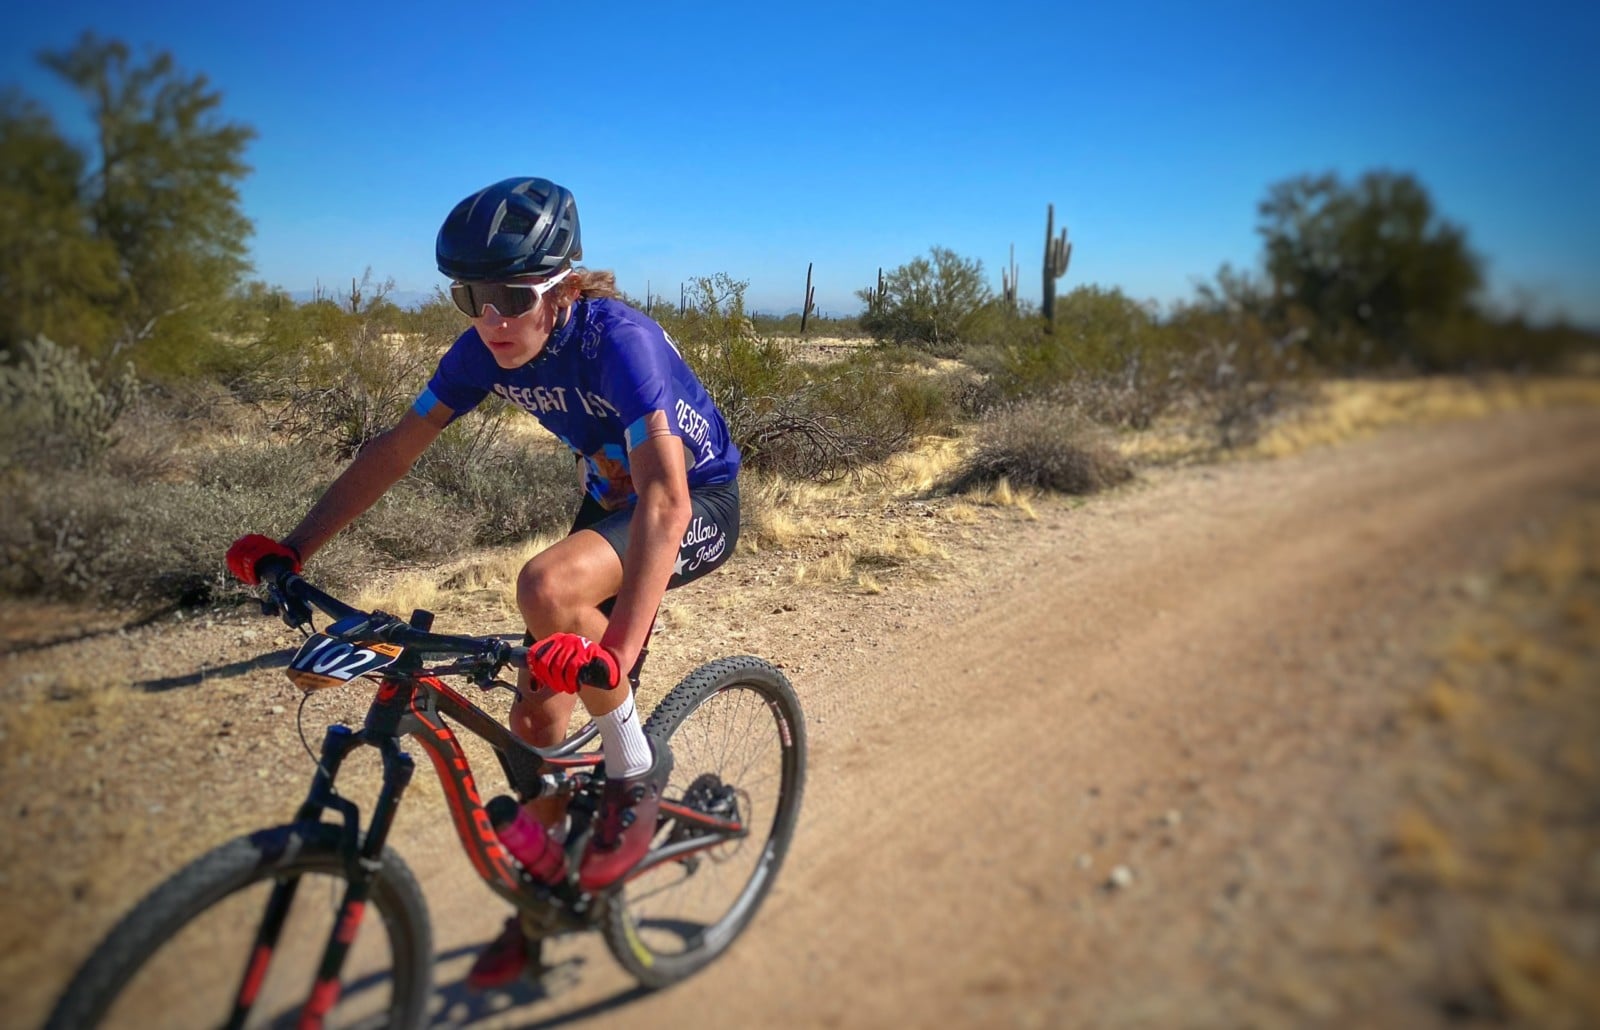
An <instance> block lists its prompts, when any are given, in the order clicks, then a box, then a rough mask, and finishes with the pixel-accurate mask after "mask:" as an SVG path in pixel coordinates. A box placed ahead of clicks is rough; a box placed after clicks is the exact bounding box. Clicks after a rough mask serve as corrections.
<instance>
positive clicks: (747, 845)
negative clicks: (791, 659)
mask: <svg viewBox="0 0 1600 1030" xmlns="http://www.w3.org/2000/svg"><path fill="white" fill-rule="evenodd" d="M644 729H645V734H646V735H647V736H649V737H650V738H651V739H652V740H659V741H667V742H668V743H669V744H670V746H671V747H672V753H673V759H674V764H673V773H672V780H671V782H670V783H669V784H668V785H667V790H666V793H665V795H664V797H665V799H666V800H668V801H674V802H678V803H680V804H684V805H686V806H687V807H690V808H694V809H696V810H698V811H703V812H707V813H710V814H714V815H717V816H718V817H720V818H735V819H737V820H738V821H739V822H740V823H742V824H743V825H744V826H745V827H746V828H747V830H748V834H747V835H746V836H744V837H741V838H736V839H729V840H726V841H724V842H722V843H720V844H717V845H716V846H714V847H711V848H708V849H705V850H702V851H698V852H696V853H694V854H693V855H690V856H687V857H685V858H683V859H680V860H678V861H671V862H665V863H663V864H661V865H659V866H656V867H655V868H652V869H650V870H648V871H646V872H645V873H643V874H641V875H639V876H638V877H636V878H634V879H631V880H629V881H628V882H627V883H626V884H625V885H624V886H623V887H622V888H621V889H620V890H619V891H618V892H617V893H616V894H615V895H613V896H612V897H611V899H610V900H609V902H608V905H607V909H606V914H605V918H604V919H603V921H602V923H601V931H602V933H603V935H604V937H605V940H606V945H607V947H608V948H609V949H610V950H611V953H612V954H613V955H614V956H615V957H616V959H617V961H618V962H619V963H621V965H622V967H623V968H624V969H626V970H627V971H628V972H629V973H631V974H632V975H633V976H634V978H635V979H637V980H638V981H639V982H640V983H641V984H643V985H644V986H646V987H665V986H666V985H668V984H671V983H674V982H676V981H678V980H681V979H683V978H684V977H686V976H689V975H691V974H692V973H695V972H696V971H698V970H699V969H701V968H702V967H704V966H705V965H706V964H708V963H709V962H711V961H712V960H713V959H715V958H716V957H717V956H718V955H720V954H721V953H722V952H723V951H725V950H727V948H728V946H729V945H730V944H732V943H733V941H734V939H735V938H736V937H738V935H739V934H740V933H741V932H742V931H743V930H744V928H745V927H746V926H748V925H749V923H750V920H751V919H752V918H754V916H755V913H756V910H757V908H759V907H760V905H761V902H762V900H763V899H764V898H765V897H766V894H767V891H768V890H769V889H771V887H772V883H773V879H774V878H775V877H776V876H777V874H778V869H779V867H780V866H781V865H782V864H783V859H784V856H785V855H786V854H787V853H788V850H789V842H790V840H791V839H792V838H793V836H794V829H795V822H796V820H797V818H798V817H799V814H800V799H801V795H802V794H803V792H804V789H805V772H806V732H805V720H804V717H803V715H802V714H801V711H800V702H799V700H798V698H796V696H795V693H794V688H793V687H792V686H790V684H789V681H788V680H787V679H786V678H785V677H784V675H783V673H781V672H779V671H778V670H777V669H776V668H774V667H773V666H772V665H770V664H769V663H767V662H765V661H762V660H761V659H759V658H752V657H749V656H742V657H737V658H722V659H718V660H717V661H714V662H710V663H708V664H706V665H703V666H701V667H700V668H699V669H696V670H695V671H694V672H692V673H690V674H689V675H688V676H687V677H685V679H684V680H683V682H682V683H679V684H678V685H677V686H676V687H674V688H673V689H672V691H671V692H670V693H668V694H667V696H666V697H665V698H663V699H662V701H661V704H660V705H659V706H657V708H656V710H655V711H654V712H653V713H652V714H651V716H650V718H649V721H647V722H646V723H645V728H644ZM663 826H664V829H665V832H664V833H662V834H660V835H659V836H658V837H657V840H656V846H658V847H659V846H661V845H663V844H665V843H669V842H673V841H681V840H683V839H686V838H688V837H691V836H692V835H693V834H694V833H695V832H696V831H695V830H694V829H693V828H692V827H690V826H688V825H677V824H676V823H675V821H674V820H671V819H664V820H663Z"/></svg>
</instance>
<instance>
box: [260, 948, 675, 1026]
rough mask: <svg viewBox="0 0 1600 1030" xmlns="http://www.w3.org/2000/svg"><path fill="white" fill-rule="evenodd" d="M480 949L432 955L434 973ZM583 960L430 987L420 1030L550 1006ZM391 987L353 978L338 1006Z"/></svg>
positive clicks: (611, 1005)
mask: <svg viewBox="0 0 1600 1030" xmlns="http://www.w3.org/2000/svg"><path fill="white" fill-rule="evenodd" d="M482 947H483V944H469V945H464V946H462V947H460V948H456V949H454V950H452V951H445V952H440V953H439V954H437V955H435V956H434V959H433V964H434V968H435V969H439V968H441V967H443V966H445V965H447V964H449V963H450V962H453V961H457V960H459V959H463V958H467V957H469V956H472V955H476V954H477V953H478V951H479V950H481V949H482ZM586 961H587V960H586V959H584V958H583V957H582V956H573V957H571V958H568V959H566V960H564V961H562V962H560V963H558V964H557V965H556V966H554V967H553V968H551V969H549V970H548V971H546V973H545V975H544V976H543V977H542V978H540V979H539V980H538V981H536V982H535V981H527V980H518V981H517V982H515V983H513V984H511V985H509V986H507V987H502V988H498V989H496V990H493V991H485V992H481V993H480V992H478V991H473V990H471V989H469V988H468V987H467V982H466V977H465V976H463V977H460V978H458V979H456V980H454V981H451V982H449V983H443V984H435V985H434V989H433V997H432V999H430V1000H429V1003H428V1021H427V1023H426V1024H425V1025H426V1026H428V1027H430V1028H435V1030H445V1028H451V1030H467V1028H470V1027H473V1026H476V1025H478V1024H479V1023H481V1022H483V1021H485V1020H489V1019H501V1018H503V1017H504V1016H505V1015H506V1013H508V1012H511V1011H513V1010H517V1009H523V1008H527V1007H528V1006H531V1005H538V1004H541V1003H544V1002H549V1001H554V1000H556V999H557V998H560V997H561V996H562V995H564V994H566V993H567V992H568V991H569V990H571V989H572V988H574V987H576V986H578V984H579V982H580V980H581V973H582V968H583V965H584V963H585V962H586ZM391 982H392V981H391V979H390V975H389V973H388V972H387V971H385V972H381V973H371V974H369V975H367V976H363V977H358V978H357V979H355V980H352V981H350V982H349V983H347V984H346V985H345V987H344V990H343V991H342V992H341V995H342V997H341V1003H345V1002H349V1001H352V1000H358V999H359V996H360V995H361V994H362V993H363V992H365V991H376V990H381V989H383V988H384V987H387V986H389V985H390V983H391ZM649 993H650V990H649V989H648V988H645V987H640V986H638V985H634V986H633V987H631V988H629V989H627V990H623V991H619V992H617V993H616V994H613V995H611V996H609V997H605V998H600V999H598V1000H596V1001H593V1002H590V1003H589V1004H587V1005H584V1006H582V1007H580V1008H576V1009H570V1010H568V1011H565V1012H558V1013H553V1014H552V1015H550V1016H548V1017H545V1018H543V1019H535V1020H531V1021H529V1022H526V1023H519V1024H518V1026H520V1027H523V1028H524V1030H545V1028H551V1027H558V1026H564V1025H566V1024H568V1023H574V1022H578V1021H579V1020H584V1019H588V1018H589V1017H591V1016H598V1015H602V1014H604V1013H607V1012H610V1011H613V1010H615V1009H620V1008H622V1007H623V1006H626V1005H629V1004H632V1003H633V1002H635V1001H637V1000H639V999H640V998H643V997H644V996H645V995H647V994H649ZM299 1018H300V1013H299V1010H298V1009H295V1010H292V1011H288V1012H283V1013H280V1014H279V1015H278V1016H277V1017H275V1018H274V1019H272V1020H271V1021H270V1022H269V1023H268V1024H267V1025H268V1026H270V1027H273V1028H279V1027H282V1028H286V1030H287V1028H289V1027H294V1026H297V1025H298V1021H299ZM383 1018H384V1017H383V1016H381V1015H380V1016H374V1017H372V1019H370V1020H363V1021H360V1022H357V1023H356V1024H354V1026H355V1027H356V1028H359V1030H379V1028H381V1027H383V1026H384V1021H383Z"/></svg>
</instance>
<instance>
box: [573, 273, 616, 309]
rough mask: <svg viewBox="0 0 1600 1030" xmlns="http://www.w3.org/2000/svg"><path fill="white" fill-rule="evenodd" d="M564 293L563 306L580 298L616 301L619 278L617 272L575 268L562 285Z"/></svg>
mask: <svg viewBox="0 0 1600 1030" xmlns="http://www.w3.org/2000/svg"><path fill="white" fill-rule="evenodd" d="M561 289H562V293H563V297H562V304H563V305H566V304H571V303H572V302H573V301H576V300H577V299H578V298H579V297H591V298H593V297H611V298H613V299H615V298H616V297H618V296H619V294H618V293H617V276H616V273H615V272H611V271H608V270H603V269H602V270H599V271H596V270H594V269H589V268H574V269H573V270H572V274H571V275H569V276H568V277H567V281H566V282H564V283H562V284H561Z"/></svg>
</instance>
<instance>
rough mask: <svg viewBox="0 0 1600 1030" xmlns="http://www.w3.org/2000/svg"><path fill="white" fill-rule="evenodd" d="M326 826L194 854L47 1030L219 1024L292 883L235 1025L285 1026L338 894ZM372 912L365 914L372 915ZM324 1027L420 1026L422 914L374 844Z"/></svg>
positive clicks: (106, 945) (341, 876) (80, 980)
mask: <svg viewBox="0 0 1600 1030" xmlns="http://www.w3.org/2000/svg"><path fill="white" fill-rule="evenodd" d="M340 837H341V834H340V831H339V828H338V827H336V826H332V825H328V824H325V823H298V824H294V825H289V826H280V827H276V828H274V829H270V830H262V831H260V832H258V833H253V834H250V835H248V836H245V837H240V838H238V839H237V840H234V841H230V842H229V843H227V844H224V845H222V846H221V847H219V848H216V849H215V850H213V851H211V852H209V853H207V854H205V855H203V856H201V857H200V858H198V859H196V860H195V861H194V862H192V863H190V864H189V865H188V866H187V867H185V868H184V869H182V870H180V871H179V872H178V873H177V874H175V875H174V876H173V877H172V878H171V879H169V880H167V882H166V883H164V884H162V885H161V886H160V887H158V888H156V890H155V891H154V892H152V893H151V894H149V895H148V896H146V897H145V899H144V900H143V901H141V902H140V903H139V904H138V905H137V906H135V907H134V909H133V910H132V911H131V912H129V913H128V915H127V916H125V917H124V918H123V920H122V922H121V923H119V924H118V925H117V927H116V928H115V929H114V930H112V932H111V934H110V935H109V936H108V937H107V938H106V939H105V940H104V941H102V942H101V944H100V946H99V947H98V948H96V949H95V951H94V953H93V954H92V955H91V956H90V957H89V959H88V961H87V962H85V963H84V965H83V967H82V968H81V969H79V971H78V973H77V975H76V976H75V977H74V978H73V980H72V983H71V984H70V985H69V986H68V987H67V989H66V991H65V993H63V995H62V997H61V1000H60V1001H59V1002H57V1003H56V1008H55V1011H54V1012H53V1013H52V1014H51V1016H50V1020H49V1022H48V1023H46V1024H45V1025H46V1027H47V1030H55V1028H62V1030H66V1028H69V1027H70V1028H73V1030H78V1028H83V1027H92V1026H107V1027H117V1026H128V1027H135V1026H137V1027H147V1026H155V1025H159V1026H162V1027H182V1026H206V1027H217V1026H225V1025H228V1023H229V1019H230V1017H231V1015H232V1013H233V1011H234V1002H235V1000H236V999H237V998H238V995H239V991H240V986H241V984H242V983H243V982H244V980H245V972H246V968H247V967H248V966H250V964H251V959H252V949H253V946H254V944H255V939H256V931H257V929H258V928H259V927H260V926H261V923H262V917H263V914H264V913H265V911H266V908H267V899H268V896H269V895H270V894H271V893H272V889H273V887H274V886H275V885H276V884H278V883H280V882H288V881H294V882H296V883H297V884H298V886H297V887H296V890H295V892H294V900H293V903H292V905H291V907H290V910H289V914H288V919H287V921H286V922H285V924H284V927H283V931H282V934H281V936H280V937H279V939H278V946H277V948H276V949H275V951H274V953H273V955H272V956H271V965H270V966H268V967H267V968H266V969H265V971H264V977H263V978H261V979H260V980H259V981H258V982H259V984H260V988H259V991H258V992H257V993H256V995H255V998H256V1000H255V1004H254V1006H253V1008H252V1010H251V1014H250V1017H249V1021H248V1022H246V1023H244V1024H243V1025H246V1026H294V1025H296V1023H297V1022H298V1018H299V1014H300V1009H301V1006H302V1005H303V1004H304V1003H305V1000H306V997H307V996H308V995H309V993H310V991H311V986H312V983H313V982H314V980H315V977H316V968H317V964H318V962H319V960H320V959H321V956H322V951H323V946H324V944H325V943H326V942H327V940H328V937H329V934H330V932H331V930H332V929H333V923H334V920H335V918H336V915H337V912H338V908H339V904H340V902H341V901H342V900H343V897H344V892H345V888H346V886H347V885H348V882H349V881H348V879H347V878H346V874H345V869H344V860H343V858H342V856H341V854H340V849H339V842H340ZM374 908H375V909H376V910H377V911H376V913H374V912H372V911H371V910H372V909H374ZM367 909H368V911H367V913H366V915H365V917H364V918H363V919H362V921H361V924H360V928H359V930H358V932H357V934H356V937H355V940H354V942H353V943H352V945H351V949H350V953H349V956H348V958H347V959H346V962H345V965H344V971H343V975H342V977H341V995H340V999H339V1002H338V1004H337V1005H336V1006H335V1008H334V1009H333V1011H332V1012H330V1013H329V1014H328V1018H327V1025H329V1026H345V1027H348V1026H360V1027H389V1026H392V1027H410V1026H420V1025H421V1024H422V1023H423V1020H424V1017H425V1015H426V1009H427V1003H428V997H429V993H430V991H431V987H432V972H433V966H432V963H433V954H432V947H433V945H432V939H431V932H430V930H429V925H428V913H427V908H426V905H425V903H424V902H423V899H422V892H421V890H420V889H419V888H418V887H417V881H416V878H415V877H413V876H412V874H411V871H410V870H409V869H408V868H407V867H406V865H405V863H404V862H402V861H401V860H400V857H399V856H398V855H396V854H395V853H394V852H393V851H391V850H389V849H387V848H385V849H384V851H383V855H382V868H381V869H380V870H379V872H378V873H377V874H376V879H375V881H374V882H373V884H372V894H371V897H370V899H369V901H368V904H367Z"/></svg>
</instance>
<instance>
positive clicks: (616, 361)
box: [600, 325, 682, 451]
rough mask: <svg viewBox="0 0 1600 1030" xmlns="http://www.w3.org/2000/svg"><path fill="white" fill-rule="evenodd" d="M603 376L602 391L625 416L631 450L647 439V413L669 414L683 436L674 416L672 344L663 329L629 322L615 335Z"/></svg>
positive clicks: (675, 432) (607, 399)
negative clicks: (651, 330) (649, 327)
mask: <svg viewBox="0 0 1600 1030" xmlns="http://www.w3.org/2000/svg"><path fill="white" fill-rule="evenodd" d="M607 348H608V349H607V352H606V354H605V360H604V362H603V365H602V368H603V371H602V373H601V376H600V390H601V393H602V395H603V396H604V397H605V399H606V401H607V402H608V403H609V404H610V405H611V406H612V407H613V408H615V409H616V412H617V415H618V416H619V417H620V418H621V419H622V425H623V436H624V439H625V441H626V443H627V447H628V450H630V451H631V450H633V448H634V447H636V446H638V445H639V444H640V443H642V442H643V441H644V439H645V435H646V434H645V424H644V423H645V416H646V415H649V414H650V413H651V412H652V411H664V412H666V413H667V421H668V423H669V424H672V425H673V432H674V434H675V435H679V436H681V435H682V432H681V431H680V430H679V429H678V427H677V425H676V424H675V422H674V420H673V418H672V412H673V408H674V406H675V405H676V403H677V401H678V398H677V397H676V396H675V391H674V388H673V376H672V361H671V356H672V354H673V350H672V344H670V343H668V342H667V338H666V334H664V333H662V332H661V331H660V330H656V331H655V332H654V333H651V332H650V331H649V330H648V329H647V328H646V327H644V326H639V325H627V326H624V327H621V328H619V329H618V330H617V331H615V332H614V333H612V334H611V336H610V337H609V339H608V340H607Z"/></svg>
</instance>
